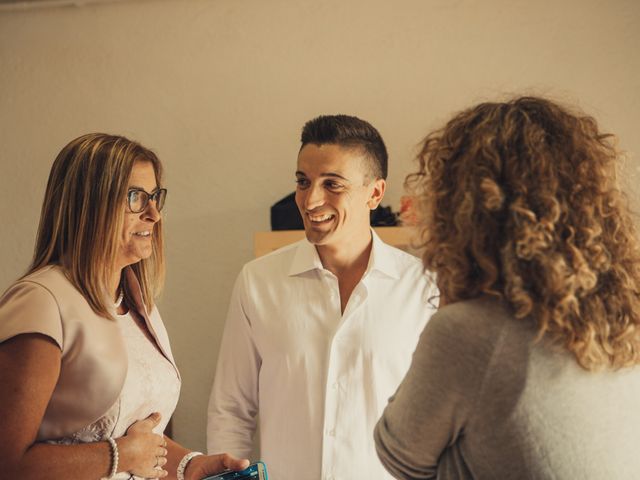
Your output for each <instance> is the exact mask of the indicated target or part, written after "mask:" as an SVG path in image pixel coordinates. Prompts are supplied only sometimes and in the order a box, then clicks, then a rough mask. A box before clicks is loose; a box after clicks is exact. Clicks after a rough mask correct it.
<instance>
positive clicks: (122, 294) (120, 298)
mask: <svg viewBox="0 0 640 480" xmlns="http://www.w3.org/2000/svg"><path fill="white" fill-rule="evenodd" d="M123 299H124V290H122V288H121V289H120V294H119V295H118V299H117V300H116V303H115V304H114V306H115V307H116V308H120V305H122V300H123Z"/></svg>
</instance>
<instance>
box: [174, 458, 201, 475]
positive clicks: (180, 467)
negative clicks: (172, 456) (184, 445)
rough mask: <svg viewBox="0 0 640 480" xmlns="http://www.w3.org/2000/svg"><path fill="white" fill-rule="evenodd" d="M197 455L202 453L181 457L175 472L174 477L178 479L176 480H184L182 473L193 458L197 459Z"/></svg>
mask: <svg viewBox="0 0 640 480" xmlns="http://www.w3.org/2000/svg"><path fill="white" fill-rule="evenodd" d="M198 455H204V453H202V452H189V453H187V454H186V455H185V456H184V457H182V460H180V463H179V464H178V470H176V477H177V478H178V480H184V471H185V470H186V469H187V465H188V464H189V462H190V461H191V459H192V458H193V457H197V456H198Z"/></svg>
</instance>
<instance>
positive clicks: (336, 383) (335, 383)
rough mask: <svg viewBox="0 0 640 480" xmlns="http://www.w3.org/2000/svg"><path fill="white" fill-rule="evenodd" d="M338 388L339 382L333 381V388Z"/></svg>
mask: <svg viewBox="0 0 640 480" xmlns="http://www.w3.org/2000/svg"><path fill="white" fill-rule="evenodd" d="M338 388H340V383H339V382H333V389H334V390H338Z"/></svg>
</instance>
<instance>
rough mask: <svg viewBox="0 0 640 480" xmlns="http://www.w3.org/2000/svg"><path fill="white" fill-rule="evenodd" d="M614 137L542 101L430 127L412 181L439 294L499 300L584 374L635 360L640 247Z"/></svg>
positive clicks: (638, 358) (639, 338) (471, 112)
mask: <svg viewBox="0 0 640 480" xmlns="http://www.w3.org/2000/svg"><path fill="white" fill-rule="evenodd" d="M614 140H615V138H614V137H613V136H612V135H610V134H605V133H601V132H600V131H599V130H598V126H597V123H596V121H595V120H594V119H593V118H591V117H589V116H586V115H584V114H581V113H573V112H572V111H570V110H569V109H568V108H566V107H562V106H559V105H558V104H556V103H554V102H551V101H549V100H546V99H543V98H536V97H520V98H516V99H514V100H511V101H508V102H504V103H482V104H480V105H477V106H475V107H473V108H470V109H468V110H465V111H463V112H461V113H459V114H458V115H456V116H455V117H454V118H453V119H452V120H450V121H449V122H448V123H447V124H446V125H445V126H444V128H442V129H440V130H438V131H435V132H433V133H431V134H429V135H428V136H427V137H426V138H425V140H424V142H423V143H422V149H421V151H420V153H419V155H418V163H419V170H418V171H417V172H416V173H413V174H411V175H409V176H408V177H407V180H406V186H407V187H408V188H409V190H410V191H412V192H413V193H414V195H416V197H417V199H418V204H419V207H420V208H419V212H421V221H422V224H423V227H424V228H422V229H421V235H420V244H421V246H422V247H423V248H424V253H423V262H424V266H425V268H426V269H427V270H430V271H431V272H433V273H434V274H435V275H436V279H437V284H438V287H439V289H440V292H441V295H442V298H443V299H444V301H445V302H446V303H453V302H457V301H460V300H464V299H469V298H473V297H477V296H479V295H481V294H489V295H494V296H498V297H501V298H503V299H504V300H506V302H507V303H508V304H509V305H510V306H511V307H512V309H513V312H514V314H515V316H516V317H517V318H518V319H530V320H531V321H534V322H536V324H537V327H538V329H539V338H541V337H542V336H546V337H547V338H551V339H552V340H553V341H554V342H556V343H559V344H561V345H563V346H564V347H565V348H566V349H567V350H569V351H570V352H571V353H572V354H573V355H574V356H575V358H576V360H577V362H578V363H579V364H580V365H581V366H582V367H583V368H585V369H587V370H597V369H600V368H613V369H617V368H621V367H626V366H631V365H634V364H638V363H640V328H638V327H639V326H640V298H639V294H640V253H639V249H638V241H637V238H636V234H635V230H634V225H633V222H632V219H631V215H630V212H629V209H628V206H627V203H626V199H625V197H624V195H623V194H622V193H621V191H620V189H619V187H618V184H617V180H616V164H617V161H618V158H619V157H620V153H619V152H618V151H617V149H616V148H615V146H614Z"/></svg>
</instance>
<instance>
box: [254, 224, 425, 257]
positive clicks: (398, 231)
mask: <svg viewBox="0 0 640 480" xmlns="http://www.w3.org/2000/svg"><path fill="white" fill-rule="evenodd" d="M374 230H375V231H376V233H377V234H378V235H379V236H380V238H381V239H382V241H383V242H385V243H388V244H389V245H393V246H394V247H397V248H401V249H402V250H405V251H407V252H409V253H411V254H413V255H416V253H417V250H416V249H415V248H414V247H413V246H412V242H414V241H415V238H416V230H415V228H412V227H374ZM303 238H304V230H277V231H274V232H256V233H255V234H254V237H253V253H254V255H255V256H256V257H261V256H262V255H265V254H267V253H269V252H272V251H274V250H277V249H278V248H280V247H284V246H285V245H289V244H290V243H293V242H297V241H298V240H302V239H303Z"/></svg>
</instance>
